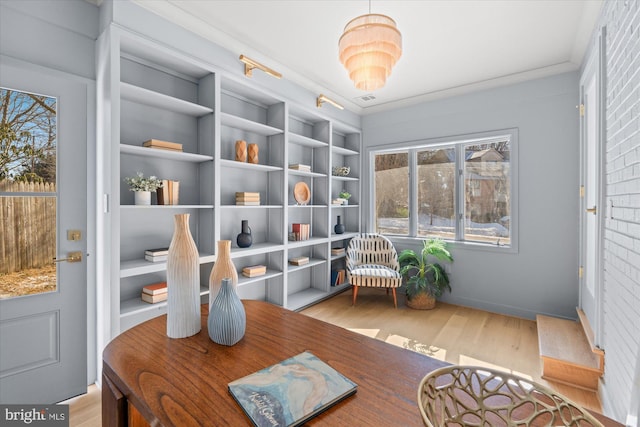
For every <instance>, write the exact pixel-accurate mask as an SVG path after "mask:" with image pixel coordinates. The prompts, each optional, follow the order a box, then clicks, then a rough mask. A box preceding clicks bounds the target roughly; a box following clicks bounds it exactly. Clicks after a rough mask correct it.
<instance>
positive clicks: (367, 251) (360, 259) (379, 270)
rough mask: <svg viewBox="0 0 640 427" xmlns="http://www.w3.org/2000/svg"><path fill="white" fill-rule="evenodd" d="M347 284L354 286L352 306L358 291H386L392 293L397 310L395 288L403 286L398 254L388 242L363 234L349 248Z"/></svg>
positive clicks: (383, 238) (375, 235) (354, 239)
mask: <svg viewBox="0 0 640 427" xmlns="http://www.w3.org/2000/svg"><path fill="white" fill-rule="evenodd" d="M346 267H347V280H348V281H349V283H350V284H351V285H352V290H353V302H352V304H353V305H356V298H357V296H358V288H359V287H360V286H366V287H372V288H386V289H387V294H388V293H389V289H391V292H392V293H393V305H394V307H395V308H398V301H397V298H396V288H399V287H400V286H401V285H402V276H400V264H399V262H398V253H397V252H396V249H395V248H394V247H393V244H392V243H391V241H389V239H387V238H386V237H384V236H381V235H379V234H374V233H363V234H360V235H358V236H356V237H354V238H352V239H351V241H350V242H349V245H348V246H347V258H346Z"/></svg>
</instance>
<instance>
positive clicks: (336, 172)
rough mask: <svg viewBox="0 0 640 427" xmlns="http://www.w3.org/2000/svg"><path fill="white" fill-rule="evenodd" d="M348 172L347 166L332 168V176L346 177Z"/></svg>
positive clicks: (349, 170)
mask: <svg viewBox="0 0 640 427" xmlns="http://www.w3.org/2000/svg"><path fill="white" fill-rule="evenodd" d="M349 172H351V168H350V167H349V166H334V167H333V176H348V175H349Z"/></svg>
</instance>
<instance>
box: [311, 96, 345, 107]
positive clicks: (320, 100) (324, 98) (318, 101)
mask: <svg viewBox="0 0 640 427" xmlns="http://www.w3.org/2000/svg"><path fill="white" fill-rule="evenodd" d="M323 102H328V103H329V104H331V105H333V106H334V107H336V108H339V109H341V110H344V107H343V106H342V105H340V104H338V103H337V102H336V101H334V100H333V99H330V98H327V96H326V95H322V94H320V96H318V99H316V106H317V107H318V108H320V107H322V103H323Z"/></svg>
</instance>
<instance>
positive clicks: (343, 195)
mask: <svg viewBox="0 0 640 427" xmlns="http://www.w3.org/2000/svg"><path fill="white" fill-rule="evenodd" d="M338 197H339V198H341V199H347V200H349V197H351V193H349V192H348V191H347V190H342V191H341V192H340V194H338Z"/></svg>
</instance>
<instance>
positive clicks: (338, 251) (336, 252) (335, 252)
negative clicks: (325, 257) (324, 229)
mask: <svg viewBox="0 0 640 427" xmlns="http://www.w3.org/2000/svg"><path fill="white" fill-rule="evenodd" d="M344 253H345V250H344V248H331V255H342V254H344Z"/></svg>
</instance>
